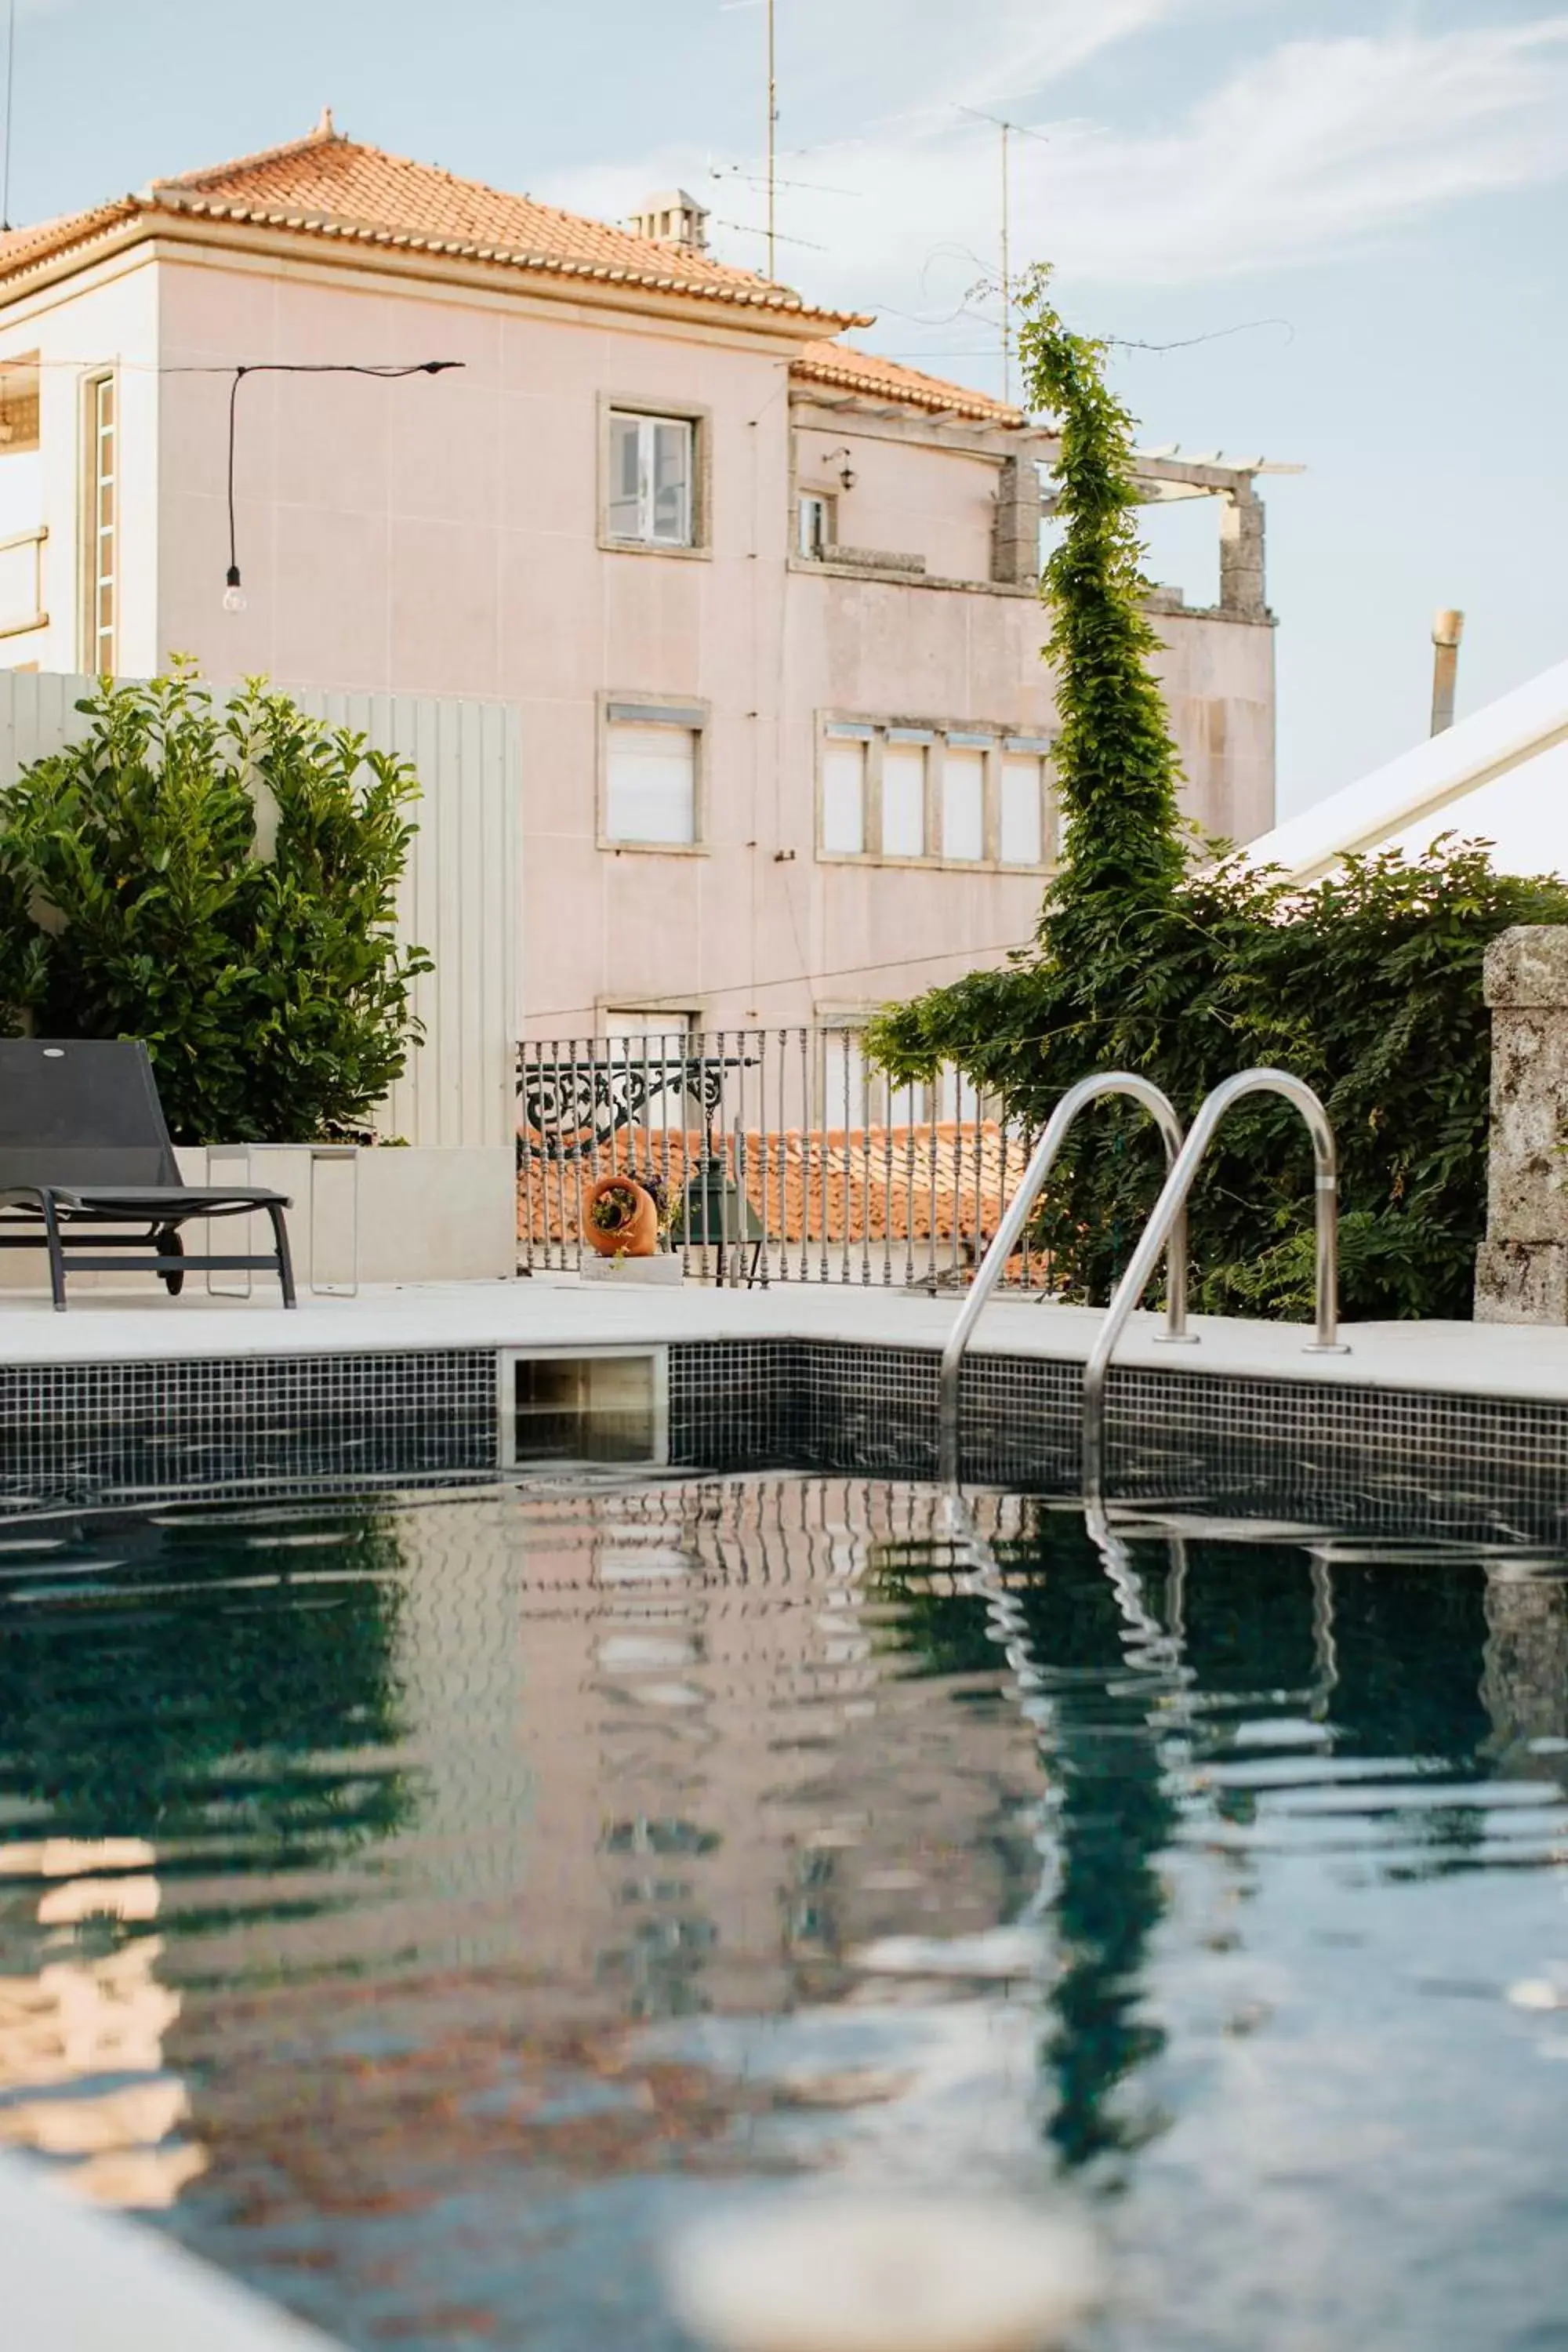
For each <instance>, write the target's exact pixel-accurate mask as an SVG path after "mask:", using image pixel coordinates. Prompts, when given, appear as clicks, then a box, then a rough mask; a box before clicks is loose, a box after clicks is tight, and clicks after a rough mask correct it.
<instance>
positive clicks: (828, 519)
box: [795, 489, 838, 563]
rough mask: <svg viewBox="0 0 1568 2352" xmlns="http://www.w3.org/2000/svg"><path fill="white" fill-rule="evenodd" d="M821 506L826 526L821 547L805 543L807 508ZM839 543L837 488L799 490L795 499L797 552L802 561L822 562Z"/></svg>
mask: <svg viewBox="0 0 1568 2352" xmlns="http://www.w3.org/2000/svg"><path fill="white" fill-rule="evenodd" d="M808 506H814V507H820V508H821V509H822V515H823V520H824V524H825V526H826V528H825V530H824V533H823V541H822V545H821V546H820V547H807V546H806V544H805V510H806V508H807V507H808ZM837 544H838V495H837V491H835V490H806V489H803V490H797V491H796V493H795V555H796V557H797V558H798V560H799V561H800V562H802V563H822V562H826V558H827V551H828V550H829V548H832V547H837Z"/></svg>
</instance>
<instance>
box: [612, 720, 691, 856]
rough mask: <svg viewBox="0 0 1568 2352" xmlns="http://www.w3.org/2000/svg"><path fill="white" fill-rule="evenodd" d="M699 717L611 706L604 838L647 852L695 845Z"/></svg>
mask: <svg viewBox="0 0 1568 2352" xmlns="http://www.w3.org/2000/svg"><path fill="white" fill-rule="evenodd" d="M704 715H705V714H704V713H703V712H702V711H700V710H676V709H666V708H665V707H664V706H663V705H661V704H657V703H655V704H643V703H628V702H612V703H611V704H610V706H609V709H608V713H607V717H606V721H605V825H604V832H605V840H607V841H611V842H625V843H627V844H630V845H634V846H642V847H646V848H664V849H668V848H680V849H685V848H689V847H690V846H691V845H693V844H694V843H695V841H696V839H697V775H698V755H699V745H700V741H701V736H702V725H703V719H704Z"/></svg>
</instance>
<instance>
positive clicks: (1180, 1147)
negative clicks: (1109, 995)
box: [937, 1070, 1350, 1502]
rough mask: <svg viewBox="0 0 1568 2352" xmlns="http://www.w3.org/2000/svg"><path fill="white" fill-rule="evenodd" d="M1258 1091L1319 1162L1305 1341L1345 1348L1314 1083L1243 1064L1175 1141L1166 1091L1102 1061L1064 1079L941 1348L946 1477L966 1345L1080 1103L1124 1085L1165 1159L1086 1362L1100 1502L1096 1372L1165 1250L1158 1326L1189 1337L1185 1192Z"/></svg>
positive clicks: (1335, 1237)
mask: <svg viewBox="0 0 1568 2352" xmlns="http://www.w3.org/2000/svg"><path fill="white" fill-rule="evenodd" d="M1261 1094H1271V1095H1280V1096H1282V1097H1284V1099H1285V1100H1286V1101H1287V1102H1289V1103H1293V1104H1294V1105H1295V1107H1296V1108H1297V1109H1298V1110H1299V1111H1300V1114H1301V1117H1302V1118H1303V1119H1304V1120H1305V1122H1306V1125H1307V1131H1308V1133H1309V1135H1310V1137H1311V1139H1312V1156H1313V1159H1314V1160H1315V1162H1316V1165H1317V1181H1316V1191H1315V1198H1316V1209H1317V1253H1316V1258H1317V1264H1316V1282H1315V1294H1316V1307H1317V1317H1316V1329H1315V1335H1314V1337H1313V1339H1311V1341H1310V1343H1309V1346H1308V1349H1307V1352H1308V1354H1310V1355H1319V1356H1343V1355H1348V1354H1349V1352H1350V1350H1349V1349H1348V1348H1346V1347H1344V1346H1343V1345H1342V1343H1341V1340H1340V1337H1339V1161H1338V1155H1337V1153H1336V1151H1335V1149H1334V1131H1333V1129H1332V1128H1331V1126H1330V1124H1329V1115H1328V1113H1327V1111H1325V1109H1324V1108H1323V1106H1322V1104H1321V1102H1320V1101H1319V1100H1318V1097H1317V1096H1316V1095H1315V1094H1314V1093H1313V1092H1312V1089H1311V1087H1309V1086H1305V1085H1303V1084H1302V1082H1301V1080H1300V1078H1293V1077H1291V1076H1289V1073H1288V1072H1287V1071H1285V1070H1240V1071H1238V1072H1237V1075H1236V1076H1235V1077H1234V1078H1226V1079H1225V1080H1224V1081H1223V1083H1222V1084H1221V1085H1219V1086H1217V1087H1215V1089H1214V1091H1213V1093H1212V1094H1211V1095H1209V1096H1208V1097H1206V1098H1205V1101H1204V1103H1203V1104H1202V1106H1201V1108H1199V1111H1198V1115H1197V1117H1196V1118H1194V1121H1193V1124H1192V1127H1191V1129H1190V1130H1189V1132H1188V1134H1187V1137H1186V1139H1185V1141H1184V1140H1183V1138H1182V1123H1181V1121H1180V1119H1179V1118H1177V1117H1176V1113H1175V1111H1174V1109H1173V1107H1172V1104H1171V1101H1170V1098H1169V1097H1168V1096H1166V1095H1164V1094H1163V1093H1162V1092H1161V1090H1160V1088H1159V1087H1156V1086H1153V1085H1152V1084H1151V1083H1150V1081H1149V1080H1148V1079H1147V1078H1141V1077H1139V1076H1136V1075H1135V1074H1134V1073H1133V1072H1131V1071H1130V1070H1107V1071H1102V1072H1100V1073H1098V1074H1097V1075H1096V1076H1093V1077H1089V1078H1080V1079H1079V1083H1078V1084H1077V1086H1075V1087H1068V1091H1067V1093H1066V1094H1065V1095H1064V1096H1063V1097H1062V1098H1061V1100H1060V1102H1059V1103H1058V1105H1057V1107H1056V1109H1055V1110H1054V1111H1053V1112H1052V1114H1051V1117H1050V1120H1049V1122H1048V1124H1047V1128H1046V1131H1045V1133H1044V1135H1042V1136H1041V1138H1040V1140H1039V1142H1038V1143H1037V1145H1036V1147H1035V1150H1034V1152H1033V1154H1032V1156H1031V1158H1030V1160H1029V1164H1028V1166H1027V1168H1026V1170H1025V1171H1024V1179H1023V1181H1022V1183H1021V1184H1020V1185H1019V1187H1018V1190H1017V1192H1016V1193H1015V1194H1014V1196H1013V1198H1012V1200H1011V1201H1010V1202H1008V1204H1007V1212H1006V1214H1005V1216H1004V1218H1003V1220H1002V1223H1001V1224H1000V1225H999V1226H998V1227H997V1230H996V1236H995V1239H994V1241H993V1242H992V1244H991V1245H990V1247H989V1248H988V1249H987V1251H986V1253H985V1255H984V1257H983V1258H982V1259H981V1261H980V1265H979V1267H978V1269H977V1271H976V1273H975V1276H974V1280H973V1284H972V1285H971V1286H970V1291H969V1295H968V1297H966V1298H965V1300H964V1302H963V1307H961V1308H960V1310H959V1314H958V1318H957V1320H956V1322H955V1323H954V1324H953V1327H952V1333H951V1335H950V1336H949V1339H948V1342H947V1345H946V1347H945V1348H944V1349H942V1370H941V1373H940V1375H939V1378H938V1389H937V1468H938V1473H939V1475H940V1476H941V1479H942V1484H943V1486H956V1485H957V1484H958V1469H959V1454H958V1447H959V1428H958V1391H959V1374H960V1371H961V1370H962V1367H963V1353H964V1349H966V1348H967V1347H968V1345H969V1342H970V1339H972V1337H973V1332H974V1327H975V1325H976V1324H977V1323H978V1322H979V1320H980V1318H981V1315H982V1314H983V1313H984V1308H985V1303H986V1301H987V1299H988V1298H989V1297H990V1296H991V1293H992V1292H993V1291H994V1289H995V1287H996V1285H997V1283H998V1282H999V1281H1000V1280H1001V1278H1002V1274H1003V1270H1004V1268H1005V1265H1006V1264H1007V1261H1008V1259H1009V1258H1010V1257H1011V1256H1012V1255H1013V1252H1014V1251H1015V1250H1016V1247H1017V1245H1018V1244H1019V1242H1020V1241H1021V1240H1022V1238H1023V1233H1024V1227H1025V1226H1026V1223H1028V1220H1029V1213H1030V1212H1031V1210H1032V1209H1033V1208H1034V1205H1035V1202H1036V1201H1037V1199H1038V1197H1039V1194H1040V1192H1041V1189H1042V1187H1043V1186H1044V1184H1045V1181H1046V1179H1047V1176H1048V1175H1049V1174H1050V1171H1051V1169H1052V1167H1053V1165H1054V1164H1055V1162H1056V1160H1057V1159H1058V1155H1059V1153H1060V1151H1061V1148H1062V1145H1063V1144H1064V1142H1065V1141H1066V1140H1067V1136H1068V1129H1070V1128H1071V1126H1072V1124H1073V1122H1074V1120H1075V1119H1076V1118H1078V1115H1079V1112H1080V1111H1082V1110H1085V1109H1087V1108H1088V1107H1089V1104H1090V1103H1091V1102H1098V1101H1100V1099H1101V1098H1102V1097H1105V1096H1107V1095H1126V1096H1128V1097H1131V1100H1132V1101H1134V1102H1136V1103H1140V1104H1142V1108H1144V1109H1145V1110H1146V1111H1148V1112H1149V1114H1150V1116H1151V1117H1152V1118H1153V1120H1154V1121H1155V1124H1156V1125H1157V1126H1158V1128H1159V1129H1160V1133H1161V1135H1162V1137H1163V1140H1164V1145H1165V1160H1166V1170H1167V1172H1166V1176H1165V1184H1164V1190H1163V1192H1161V1194H1160V1197H1159V1199H1158V1200H1157V1201H1156V1202H1155V1203H1154V1206H1153V1208H1152V1210H1151V1212H1150V1213H1149V1219H1148V1223H1146V1224H1145V1225H1144V1228H1143V1231H1142V1234H1141V1235H1140V1236H1139V1240H1138V1246H1137V1247H1136V1249H1135V1250H1134V1251H1133V1253H1132V1255H1131V1258H1130V1259H1129V1261H1128V1264H1127V1267H1126V1270H1125V1272H1124V1273H1123V1275H1122V1276H1121V1281H1120V1282H1119V1283H1118V1284H1117V1286H1116V1288H1115V1291H1114V1292H1113V1293H1112V1296H1111V1300H1110V1306H1109V1307H1108V1308H1107V1309H1106V1315H1105V1320H1104V1322H1103V1323H1102V1324H1101V1326H1100V1334H1099V1337H1098V1338H1097V1339H1096V1340H1095V1343H1094V1347H1093V1349H1091V1350H1090V1353H1089V1361H1088V1363H1087V1364H1086V1365H1085V1367H1084V1374H1083V1464H1082V1467H1083V1490H1084V1493H1085V1495H1086V1496H1089V1499H1090V1500H1091V1501H1094V1502H1098V1500H1099V1498H1100V1492H1101V1488H1102V1486H1103V1485H1104V1477H1105V1381H1106V1374H1107V1372H1108V1371H1109V1370H1110V1359H1111V1357H1112V1355H1113V1354H1114V1353H1115V1350H1116V1343H1117V1341H1118V1340H1119V1339H1121V1334H1122V1332H1123V1331H1124V1330H1125V1328H1126V1327H1127V1320H1128V1318H1129V1317H1130V1316H1131V1312H1132V1310H1133V1308H1134V1307H1136V1306H1137V1304H1138V1301H1139V1300H1140V1299H1141V1298H1142V1296H1143V1293H1144V1291H1145V1290H1146V1289H1147V1287H1148V1286H1149V1281H1150V1278H1151V1276H1152V1274H1153V1272H1154V1269H1155V1267H1156V1266H1157V1265H1159V1263H1160V1258H1161V1255H1162V1254H1165V1256H1166V1269H1165V1302H1166V1303H1165V1328H1164V1330H1163V1332H1162V1333H1161V1334H1160V1337H1161V1338H1162V1339H1164V1340H1166V1341H1173V1342H1175V1343H1177V1344H1182V1343H1185V1344H1188V1345H1192V1344H1195V1342H1196V1339H1197V1337H1198V1335H1197V1333H1196V1332H1193V1331H1189V1330H1188V1329H1187V1199H1188V1195H1189V1194H1190V1193H1191V1192H1192V1189H1193V1183H1194V1179H1195V1178H1196V1176H1197V1172H1198V1169H1199V1167H1200V1165H1201V1164H1202V1161H1203V1158H1204V1155H1205V1152H1206V1151H1207V1150H1208V1148H1209V1145H1210V1144H1211V1143H1212V1142H1213V1141H1214V1139H1215V1132H1216V1130H1217V1129H1218V1128H1219V1125H1220V1122H1221V1120H1222V1119H1223V1118H1225V1116H1226V1112H1227V1111H1228V1110H1229V1109H1230V1108H1231V1107H1232V1105H1233V1104H1235V1103H1237V1102H1239V1101H1240V1100H1241V1099H1242V1097H1243V1096H1245V1095H1261Z"/></svg>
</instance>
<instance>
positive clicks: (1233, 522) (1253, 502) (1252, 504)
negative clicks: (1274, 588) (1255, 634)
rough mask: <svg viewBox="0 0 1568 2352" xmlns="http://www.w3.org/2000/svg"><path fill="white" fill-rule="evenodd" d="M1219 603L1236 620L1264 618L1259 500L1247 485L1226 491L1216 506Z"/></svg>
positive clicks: (1260, 503)
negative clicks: (1217, 508) (1218, 507)
mask: <svg viewBox="0 0 1568 2352" xmlns="http://www.w3.org/2000/svg"><path fill="white" fill-rule="evenodd" d="M1219 605H1220V611H1221V612H1222V613H1231V614H1235V616H1236V618H1237V620H1239V621H1265V620H1267V619H1268V591H1267V585H1266V583H1265V579H1264V565H1263V501H1262V500H1261V499H1259V498H1258V495H1257V493H1256V492H1255V491H1254V490H1252V489H1251V488H1247V489H1235V490H1227V491H1226V494H1225V496H1224V497H1223V499H1221V500H1220V509H1219Z"/></svg>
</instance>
